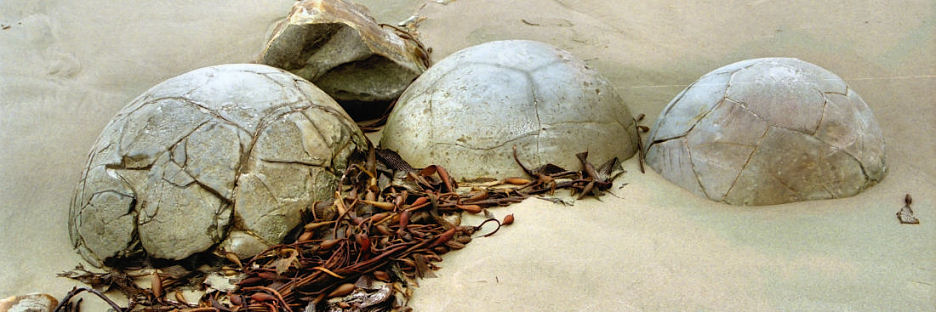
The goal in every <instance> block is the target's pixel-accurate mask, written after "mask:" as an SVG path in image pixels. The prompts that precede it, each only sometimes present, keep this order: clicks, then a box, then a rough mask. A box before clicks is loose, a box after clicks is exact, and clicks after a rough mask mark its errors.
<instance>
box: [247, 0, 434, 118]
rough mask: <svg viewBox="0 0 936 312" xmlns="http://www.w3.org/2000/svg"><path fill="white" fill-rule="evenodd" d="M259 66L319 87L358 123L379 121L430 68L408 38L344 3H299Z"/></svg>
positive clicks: (424, 55)
mask: <svg viewBox="0 0 936 312" xmlns="http://www.w3.org/2000/svg"><path fill="white" fill-rule="evenodd" d="M260 63H263V64H267V65H271V66H275V67H279V68H283V69H286V70H289V71H291V72H293V73H294V74H296V75H299V76H301V77H303V78H305V79H308V80H309V81H312V82H313V83H315V85H316V86H318V87H319V88H321V89H322V90H324V91H325V93H328V95H330V96H332V97H333V98H334V99H335V100H337V101H338V102H339V103H341V105H342V106H343V107H345V109H346V110H347V111H348V112H349V113H350V114H351V116H353V117H354V118H355V119H369V118H373V117H376V116H380V115H381V114H382V113H383V112H384V111H385V110H386V108H387V107H388V105H389V104H390V103H392V102H393V101H394V100H396V99H397V97H399V96H400V94H401V93H403V90H404V89H406V87H407V86H408V85H409V84H410V83H411V82H412V81H413V79H416V77H417V76H419V74H420V73H422V72H423V71H425V70H426V68H427V67H428V66H429V58H428V53H427V52H426V51H425V49H423V47H422V46H421V44H420V43H419V42H418V41H416V40H414V39H412V37H410V36H409V35H408V34H405V33H401V32H400V31H398V30H396V29H394V28H389V27H383V26H381V25H380V24H378V23H377V21H375V20H374V18H372V17H370V16H369V12H368V10H367V8H365V7H363V6H360V5H356V4H354V3H351V2H348V1H344V0H328V1H324V0H304V1H299V2H297V3H296V4H295V5H294V6H293V8H292V10H291V11H290V13H289V16H288V17H287V18H286V19H285V20H283V21H282V22H280V23H279V24H278V25H277V26H276V28H275V29H274V31H273V35H272V36H271V37H270V38H269V40H268V41H267V43H266V45H265V48H264V50H263V53H262V55H261V56H260Z"/></svg>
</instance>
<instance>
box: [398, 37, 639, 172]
mask: <svg viewBox="0 0 936 312" xmlns="http://www.w3.org/2000/svg"><path fill="white" fill-rule="evenodd" d="M636 142H637V137H636V127H635V123H634V120H633V117H632V116H631V114H630V111H629V110H628V108H627V105H625V104H624V103H623V101H622V100H621V98H620V97H619V96H618V95H617V93H615V91H614V88H613V87H612V86H611V84H609V83H608V81H607V80H605V79H604V78H602V77H601V75H599V74H598V72H597V71H595V70H593V69H591V68H589V67H588V66H586V65H585V63H583V62H582V61H580V60H578V59H577V58H575V57H574V56H572V55H571V54H570V53H568V52H566V51H563V50H560V49H557V48H555V47H552V46H550V45H547V44H545V43H541V42H536V41H527V40H508V41H494V42H488V43H484V44H480V45H477V46H473V47H470V48H467V49H464V50H461V51H458V52H456V53H454V54H452V55H450V56H448V57H446V58H445V59H443V60H442V61H440V62H439V63H438V64H435V65H434V66H433V67H432V68H430V69H429V70H428V71H426V72H425V73H424V74H423V75H422V76H420V77H419V78H418V79H417V80H416V81H415V82H413V84H412V85H411V86H410V87H409V88H408V89H407V90H406V92H404V93H403V95H401V96H400V100H399V101H398V102H397V106H396V108H394V110H393V112H392V113H391V114H390V117H389V119H388V120H387V126H386V127H385V129H384V133H383V136H382V138H381V142H380V145H381V146H382V147H384V148H388V149H391V150H394V151H397V152H398V153H399V154H400V156H402V157H403V159H404V160H406V161H408V162H410V164H412V165H413V166H416V167H422V166H427V165H430V164H439V165H442V166H444V167H445V168H446V169H448V170H449V171H450V172H451V173H452V174H453V175H454V176H456V177H461V178H466V179H470V178H478V177H503V176H522V175H524V173H523V170H522V169H521V168H520V167H519V166H517V164H516V162H514V159H513V156H512V155H513V150H512V148H513V146H517V149H518V152H519V158H520V160H521V161H523V162H524V163H525V164H526V165H528V166H531V167H536V166H539V165H543V164H546V163H554V164H556V165H560V166H564V167H567V168H571V169H578V168H579V167H580V166H581V165H580V162H579V161H578V159H576V158H575V154H576V153H580V152H583V151H588V153H589V159H593V160H594V161H596V162H603V161H605V160H607V159H609V158H611V157H619V158H622V159H626V158H629V157H631V156H632V155H633V154H634V153H635V152H636V151H637V143H636Z"/></svg>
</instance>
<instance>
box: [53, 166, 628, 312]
mask: <svg viewBox="0 0 936 312" xmlns="http://www.w3.org/2000/svg"><path fill="white" fill-rule="evenodd" d="M587 157H588V155H587V153H581V154H580V155H579V156H578V158H579V160H580V166H581V170H579V171H571V170H566V169H563V168H561V167H559V166H556V165H552V164H546V165H543V166H541V167H539V168H535V169H529V168H527V167H526V166H525V165H524V164H522V163H520V162H519V159H515V160H516V161H517V165H519V166H520V167H522V170H523V171H522V172H525V173H526V174H527V177H526V178H515V180H514V181H513V182H521V181H520V179H525V180H523V181H525V183H523V184H522V185H517V184H516V183H515V184H511V183H506V180H507V179H501V180H496V181H494V183H491V182H484V183H480V184H474V185H472V183H467V182H466V183H464V184H465V185H459V183H458V182H456V179H455V177H453V176H451V175H450V174H449V173H448V170H447V169H446V168H444V167H442V166H436V165H433V166H427V167H424V168H413V167H412V166H411V165H409V164H408V163H406V162H405V161H404V160H402V159H401V158H399V156H398V155H396V154H395V153H393V152H392V151H388V150H378V149H374V148H371V149H369V151H368V153H367V156H366V157H365V158H364V159H365V160H364V161H363V162H361V163H355V164H352V165H351V166H349V167H347V168H345V169H344V170H343V171H341V172H339V175H340V180H339V181H338V184H337V185H336V187H335V190H336V191H335V192H333V197H332V198H330V199H327V200H322V201H318V202H315V203H310V204H309V206H308V208H307V209H306V210H304V211H303V212H302V217H303V223H302V224H301V225H299V226H297V227H296V231H292V234H290V236H288V237H287V240H286V241H285V242H284V243H282V244H277V245H274V246H271V247H269V248H267V249H266V250H264V251H263V252H261V253H259V254H257V255H255V256H253V257H251V258H249V259H246V260H240V259H238V258H234V259H238V260H237V261H234V259H230V258H229V257H213V258H210V259H213V260H214V261H217V262H215V263H211V264H210V265H212V266H214V268H213V269H210V270H205V269H200V272H204V271H211V272H209V273H208V278H206V279H203V280H204V282H198V283H194V282H191V281H194V280H193V279H188V281H190V284H188V285H193V284H194V285H202V286H201V287H202V288H201V289H202V291H204V295H203V296H202V297H201V298H200V299H199V303H198V304H197V305H196V304H189V303H187V302H185V300H180V299H178V298H177V300H170V299H165V298H162V296H161V295H162V294H168V293H172V292H178V289H179V288H180V287H186V286H185V285H182V284H180V283H178V282H175V281H178V280H182V279H181V278H175V277H173V276H172V275H173V274H170V272H168V270H165V269H159V273H139V274H136V275H135V277H136V278H140V277H155V276H158V277H159V281H160V282H159V283H157V282H153V281H152V280H155V279H151V282H150V285H152V286H153V287H151V288H149V289H141V288H140V287H139V286H137V284H134V283H128V282H127V281H131V280H133V279H134V278H135V277H134V275H131V274H130V273H127V272H123V271H119V269H114V268H111V269H109V270H111V271H107V272H105V273H93V272H89V271H87V270H84V268H83V267H81V266H79V267H78V268H76V270H75V271H73V272H67V273H63V274H62V275H61V276H65V277H71V278H75V279H78V280H81V281H84V282H86V283H89V284H90V285H92V286H94V287H104V286H109V287H111V288H116V289H117V290H120V291H121V292H123V293H124V295H126V296H127V297H128V298H130V302H131V306H130V307H128V308H126V309H128V310H129V309H133V308H137V307H141V306H142V307H146V308H147V309H149V310H153V311H165V310H171V309H173V308H177V309H180V310H183V311H184V310H185V309H189V308H204V309H206V310H205V311H208V310H207V309H208V308H213V309H217V310H219V311H391V310H398V309H401V308H403V307H405V305H406V304H407V302H408V300H409V298H410V297H411V296H412V294H413V289H414V287H416V286H418V280H419V279H421V278H430V277H433V276H435V275H434V273H433V271H435V270H437V269H439V268H440V267H439V266H438V263H439V262H441V261H442V257H441V256H442V255H443V254H445V253H448V252H449V251H452V250H458V249H462V248H465V247H466V245H467V244H469V243H470V242H471V241H472V240H473V238H476V237H487V236H491V235H494V234H495V233H497V232H498V231H499V230H500V228H501V226H505V225H510V224H513V223H514V222H515V218H514V216H513V215H512V214H510V215H507V216H505V217H503V221H500V220H498V219H496V218H494V217H493V216H492V215H491V214H490V213H489V212H488V211H487V209H489V208H493V207H496V206H506V205H510V204H513V203H517V202H520V201H523V200H524V199H526V198H529V197H533V196H538V195H537V194H546V193H554V192H555V191H556V190H561V189H568V190H572V192H573V194H580V195H586V196H587V195H595V196H597V195H599V194H601V191H600V190H606V189H607V188H608V187H610V180H611V179H613V178H614V177H616V176H618V175H619V174H621V173H622V172H623V171H622V170H621V169H620V165H619V162H618V161H617V160H616V159H612V160H611V161H608V162H605V163H604V164H603V165H600V166H597V167H595V166H594V165H593V164H591V163H590V162H588V160H587ZM387 160H390V161H387ZM469 206H471V207H478V208H480V210H481V211H480V212H476V211H475V209H474V208H471V209H466V207H469ZM463 213H481V214H483V215H484V216H485V219H484V221H482V222H480V223H479V224H477V225H464V224H462V218H461V215H462V214H463ZM220 272H228V273H230V274H228V273H220ZM157 285H158V286H157ZM158 295H159V296H158ZM67 298H71V297H67ZM183 299H184V298H183ZM65 301H68V300H65ZM118 311H124V310H118ZM212 311H214V310H212Z"/></svg>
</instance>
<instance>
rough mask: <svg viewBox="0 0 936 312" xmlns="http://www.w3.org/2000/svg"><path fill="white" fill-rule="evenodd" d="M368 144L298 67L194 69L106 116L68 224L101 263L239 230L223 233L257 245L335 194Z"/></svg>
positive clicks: (178, 254)
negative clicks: (293, 71)
mask: <svg viewBox="0 0 936 312" xmlns="http://www.w3.org/2000/svg"><path fill="white" fill-rule="evenodd" d="M365 150H366V141H365V138H364V136H363V134H362V133H361V132H360V130H359V129H358V128H357V126H356V125H355V124H354V122H353V121H352V120H351V119H350V118H349V117H348V115H347V114H346V113H345V112H344V111H343V110H342V109H341V107H340V106H338V104H337V103H335V101H334V100H332V99H331V98H329V97H328V95H326V94H325V93H324V92H322V91H321V90H319V89H318V88H316V87H315V86H314V85H312V84H311V83H309V82H308V81H306V80H304V79H302V78H300V77H298V76H295V75H293V74H291V73H288V72H286V71H283V70H280V69H277V68H273V67H269V66H265V65H252V64H232V65H220V66H211V67H205V68H201V69H197V70H194V71H191V72H188V73H185V74H182V75H180V76H177V77H174V78H171V79H169V80H166V81H165V82H162V83H160V84H159V85H156V86H155V87H153V88H151V89H150V90H149V91H146V92H145V93H143V94H142V95H140V96H139V97H137V98H136V99H134V100H133V101H132V102H131V103H130V104H128V105H127V106H126V107H124V108H123V109H122V110H121V111H120V112H119V113H118V114H117V116H115V117H114V118H113V119H112V120H111V121H110V123H108V124H107V126H106V127H105V128H104V130H103V131H102V133H101V135H100V137H99V138H98V140H97V142H96V143H95V144H94V147H93V148H92V150H91V153H90V155H89V159H88V162H87V166H86V167H85V169H84V172H83V173H82V176H81V180H80V181H79V183H78V186H77V188H76V190H75V194H74V199H73V201H72V204H71V209H70V216H69V224H68V229H69V235H70V238H71V241H72V244H73V245H74V247H75V248H76V249H77V250H78V252H79V253H80V254H81V255H82V256H83V257H84V258H85V259H86V260H87V261H89V262H90V263H92V264H94V265H96V266H100V265H102V264H103V263H104V261H105V260H107V259H110V258H121V257H128V256H132V255H135V254H139V253H142V252H145V253H147V254H148V255H149V256H152V257H156V258H164V259H183V258H186V257H188V256H190V255H192V254H194V253H199V252H203V251H207V250H209V249H210V248H211V247H213V246H216V245H218V244H219V243H221V242H222V241H223V240H225V238H226V237H228V235H230V234H232V232H233V233H236V235H230V236H231V237H233V238H234V239H236V240H238V241H229V242H226V243H225V244H224V245H225V246H233V247H236V248H234V249H235V250H231V251H233V252H237V253H238V254H239V255H241V256H249V254H250V253H251V252H254V253H255V252H256V249H257V248H258V247H257V246H258V244H259V246H268V245H270V244H276V243H279V242H280V240H282V238H283V237H284V236H285V235H286V234H287V232H288V231H289V230H291V229H292V228H293V227H295V226H296V225H298V224H299V222H300V221H301V218H300V215H299V214H300V210H301V209H304V208H306V207H308V206H309V205H310V204H311V203H312V202H313V201H315V200H320V199H326V198H330V197H331V196H332V194H333V192H334V190H335V188H336V183H337V182H336V181H337V180H338V177H339V176H340V175H341V170H342V169H343V168H345V167H347V166H348V164H349V162H350V161H352V160H354V159H355V158H356V157H360V155H361V153H362V152H363V151H365ZM241 240H246V242H244V241H241ZM239 246H247V247H250V248H241V249H238V248H240V247H239Z"/></svg>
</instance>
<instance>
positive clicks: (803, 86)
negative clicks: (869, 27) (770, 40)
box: [646, 58, 886, 205]
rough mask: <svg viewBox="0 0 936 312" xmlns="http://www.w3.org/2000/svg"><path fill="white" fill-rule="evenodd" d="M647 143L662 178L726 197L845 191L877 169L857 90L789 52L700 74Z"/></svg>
mask: <svg viewBox="0 0 936 312" xmlns="http://www.w3.org/2000/svg"><path fill="white" fill-rule="evenodd" d="M646 149H647V150H646V160H647V164H648V165H649V166H650V167H652V168H653V169H654V170H656V171H657V172H658V173H660V174H661V175H662V176H663V177H665V178H666V179H668V180H670V181H672V182H674V183H676V184H678V185H680V186H682V187H683V188H685V189H688V190H690V191H692V192H693V193H696V194H698V195H701V196H705V197H707V198H709V199H711V200H714V201H721V202H725V203H729V204H734V205H771V204H780V203H787V202H795V201H803V200H815V199H828V198H840V197H847V196H852V195H855V194H857V193H858V192H860V191H862V190H864V189H865V188H868V187H870V186H872V185H874V184H875V183H877V182H878V181H880V180H881V179H882V178H883V177H884V174H885V171H886V166H885V163H884V138H883V136H882V134H881V129H880V128H879V127H878V124H877V121H875V119H874V115H873V114H872V113H871V110H870V109H869V108H868V105H867V104H865V102H864V100H862V99H861V97H860V96H858V93H855V91H854V90H852V89H851V88H849V87H848V85H847V84H846V83H845V81H843V80H842V78H839V77H838V76H836V75H835V74H833V73H831V72H829V71H828V70H825V69H823V68H821V67H819V66H816V65H813V64H810V63H807V62H804V61H801V60H798V59H794V58H760V59H751V60H746V61H741V62H737V63H734V64H731V65H727V66H725V67H722V68H719V69H716V70H714V71H712V72H710V73H708V74H706V75H705V76H702V78H699V80H698V81H696V82H695V83H693V84H692V85H690V86H689V87H687V88H686V89H685V90H683V91H682V93H680V94H679V95H678V96H676V98H675V99H673V101H672V102H670V103H669V105H667V106H666V108H664V109H663V112H661V113H660V116H659V118H657V121H656V124H655V125H654V127H653V130H652V131H651V132H650V135H649V140H648V143H647V144H646Z"/></svg>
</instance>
